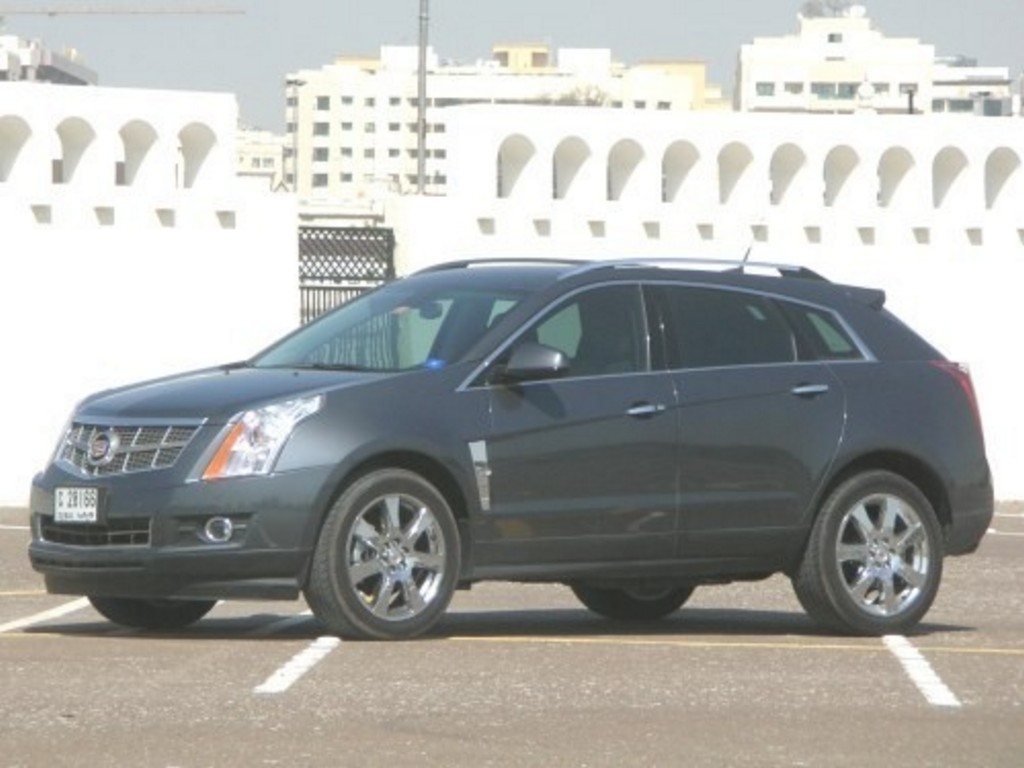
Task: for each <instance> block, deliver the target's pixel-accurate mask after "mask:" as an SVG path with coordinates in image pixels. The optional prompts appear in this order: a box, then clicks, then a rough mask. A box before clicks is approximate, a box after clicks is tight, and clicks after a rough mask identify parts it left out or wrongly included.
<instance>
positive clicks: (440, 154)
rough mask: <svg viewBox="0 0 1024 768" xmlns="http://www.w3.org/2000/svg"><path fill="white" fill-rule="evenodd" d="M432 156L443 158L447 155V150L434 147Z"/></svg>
mask: <svg viewBox="0 0 1024 768" xmlns="http://www.w3.org/2000/svg"><path fill="white" fill-rule="evenodd" d="M434 157H436V158H437V159H438V160H444V159H445V158H446V157H448V150H445V149H435V150H434Z"/></svg>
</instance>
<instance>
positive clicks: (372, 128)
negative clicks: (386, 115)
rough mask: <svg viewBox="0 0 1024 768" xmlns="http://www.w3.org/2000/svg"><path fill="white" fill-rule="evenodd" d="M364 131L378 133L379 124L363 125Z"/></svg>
mask: <svg viewBox="0 0 1024 768" xmlns="http://www.w3.org/2000/svg"><path fill="white" fill-rule="evenodd" d="M363 130H364V131H366V132H367V133H376V132H377V124H376V123H366V124H365V125H363Z"/></svg>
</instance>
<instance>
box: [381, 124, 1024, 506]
mask: <svg viewBox="0 0 1024 768" xmlns="http://www.w3.org/2000/svg"><path fill="white" fill-rule="evenodd" d="M447 127H448V135H449V138H450V139H451V144H450V155H449V158H448V160H449V170H448V173H449V185H448V195H447V197H444V198H436V197H415V196H404V197H395V198H393V199H392V200H391V201H390V202H389V204H388V211H387V223H388V224H389V225H390V226H392V227H394V229H395V236H396V240H397V242H398V244H399V254H398V256H399V272H400V273H405V272H408V271H411V270H413V269H417V268H420V267H423V266H426V265H428V264H432V263H436V262H438V261H442V260H450V259H460V258H466V257H473V256H509V257H523V256H531V257H532V256H535V257H562V258H565V257H581V258H644V257H687V256H689V257H692V256H703V257H707V256H711V257H717V258H731V259H737V258H741V257H742V256H743V255H744V254H745V253H746V251H747V250H748V249H752V255H751V258H752V259H755V260H763V261H777V262H784V263H796V264H802V265H806V266H809V267H811V268H812V269H817V270H819V271H820V272H822V273H823V274H825V275H826V276H828V277H830V278H831V279H834V280H837V281H845V282H851V283H860V284H865V285H871V286H876V287H880V288H883V289H884V290H886V291H887V293H888V295H889V303H888V306H889V307H890V308H891V309H892V310H893V311H894V312H896V313H897V314H898V315H900V316H901V317H903V318H904V319H906V320H907V321H908V322H909V323H910V324H911V325H912V326H913V327H915V328H917V329H918V330H920V331H921V332H922V333H923V334H924V335H925V336H926V337H927V338H928V339H929V340H931V341H932V342H933V343H934V344H936V345H937V346H938V347H939V349H941V350H942V351H943V352H944V353H945V354H946V355H948V356H949V357H951V358H952V359H955V360H959V361H964V362H967V363H969V364H970V365H971V367H972V370H973V372H974V377H975V384H976V386H977V388H978V391H979V396H980V401H981V405H982V410H983V417H984V421H985V428H986V434H987V438H988V446H989V454H990V459H991V461H992V466H993V469H994V472H995V480H996V489H997V493H998V494H999V497H1000V498H1003V499H1021V498H1024V473H1022V472H1021V471H1020V467H1021V466H1024V408H1021V407H1020V392H1019V389H1020V387H1019V380H1020V375H1019V363H1018V361H1017V359H1016V355H1015V353H1014V351H1012V350H1011V349H1010V347H1009V346H1008V342H1007V339H1008V338H1010V337H1012V336H1013V330H1011V329H1010V327H1009V326H1008V325H1007V322H1008V317H1010V316H1011V315H1012V311H1010V308H1012V307H1014V306H1016V305H1017V304H1018V303H1019V293H1020V286H1021V285H1022V284H1024V166H1022V161H1024V132H1021V130H1020V123H1019V121H1018V120H1015V119H1014V120H972V119H963V118H958V117H955V116H949V115H930V116H926V115H917V116H908V115H893V116H884V115H868V114H864V115H849V116H834V117H821V116H818V115H808V114H750V113H746V114H743V113H708V112H704V113H699V112H693V113H675V114H672V113H664V114H648V113H640V112H635V111H604V112H602V113H601V119H595V116H594V113H593V111H592V110H587V109H580V108H553V107H523V106H518V107H516V106H507V107H498V106H474V107H458V108H455V109H452V110H450V111H449V115H448V119H447ZM1008 312H1009V314H1008ZM1008 333H1009V336H1008V335H1007V334H1008ZM1011 346H1012V345H1011Z"/></svg>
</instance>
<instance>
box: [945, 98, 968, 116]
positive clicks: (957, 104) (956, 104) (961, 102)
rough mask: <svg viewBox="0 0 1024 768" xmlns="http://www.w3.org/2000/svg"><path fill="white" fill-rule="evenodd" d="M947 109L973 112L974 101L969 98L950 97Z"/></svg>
mask: <svg viewBox="0 0 1024 768" xmlns="http://www.w3.org/2000/svg"><path fill="white" fill-rule="evenodd" d="M949 111H950V112H959V113H961V114H963V113H965V112H974V102H973V101H971V100H970V99H950V100H949Z"/></svg>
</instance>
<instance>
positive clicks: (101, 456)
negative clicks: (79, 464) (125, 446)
mask: <svg viewBox="0 0 1024 768" xmlns="http://www.w3.org/2000/svg"><path fill="white" fill-rule="evenodd" d="M120 445H121V439H120V438H119V437H118V436H117V434H115V433H114V432H110V431H107V432H99V433H97V434H96V435H94V436H93V438H92V439H91V440H90V441H89V447H88V449H87V450H86V454H85V459H86V461H88V462H89V464H90V465H91V466H93V467H105V466H107V464H109V463H110V462H112V461H113V460H114V456H115V455H117V449H118V448H119V447H120Z"/></svg>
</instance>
